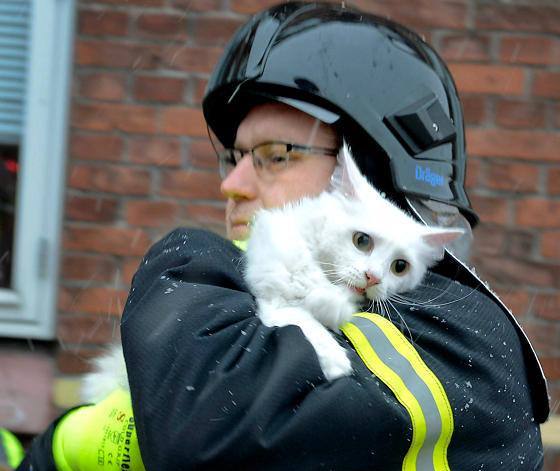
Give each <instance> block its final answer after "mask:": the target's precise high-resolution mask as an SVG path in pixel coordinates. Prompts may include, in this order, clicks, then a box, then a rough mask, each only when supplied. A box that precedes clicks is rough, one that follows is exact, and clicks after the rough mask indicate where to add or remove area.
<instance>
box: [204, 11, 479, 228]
mask: <svg viewBox="0 0 560 471" xmlns="http://www.w3.org/2000/svg"><path fill="white" fill-rule="evenodd" d="M271 100H276V101H281V102H284V103H287V104H289V105H291V106H294V107H296V108H298V109H300V110H302V111H304V112H306V113H308V114H311V115H313V116H315V117H317V118H319V119H321V120H322V121H324V122H326V123H329V124H334V125H335V126H336V127H337V128H338V130H339V132H340V133H341V134H342V136H344V138H345V139H346V140H347V142H349V144H350V146H351V148H352V153H353V155H354V157H355V159H356V161H357V163H358V165H359V167H360V168H361V170H362V172H363V173H364V174H365V175H366V176H367V177H368V178H369V179H370V180H371V181H372V183H373V184H374V185H376V186H377V187H378V188H379V189H380V190H382V191H385V192H387V193H389V194H393V195H400V196H401V197H406V199H407V201H409V202H410V201H424V202H426V200H429V201H432V202H439V203H444V204H446V205H451V206H452V207H456V208H458V209H459V210H460V212H461V213H462V214H463V215H464V216H465V217H466V218H467V220H468V221H469V222H470V224H471V225H474V224H475V223H476V222H477V220H478V219H477V216H476V214H475V213H474V212H473V209H472V207H471V205H470V202H469V199H468V197H467V195H466V192H465V189H464V183H465V164H466V154H465V139H464V128H463V114H462V110H461V103H460V101H459V97H458V94H457V90H456V87H455V84H454V82H453V79H452V77H451V74H450V73H449V70H448V69H447V67H446V66H445V64H444V62H443V61H442V59H441V58H440V57H439V56H438V54H437V53H436V52H435V51H434V50H433V49H432V48H431V46H429V45H428V44H427V43H426V42H424V41H423V40H422V39H421V38H420V37H419V36H418V35H417V34H415V33H413V32H411V31H410V30H408V29H406V28H404V27H402V26H401V25H398V24H396V23H394V22H392V21H390V20H387V19H384V18H380V17H378V16H375V15H371V14H366V13H362V12H360V11H357V10H353V9H348V8H346V7H344V6H341V5H334V4H329V3H299V2H293V3H287V4H283V5H278V6H275V7H273V8H270V9H268V10H266V11H264V12H262V13H260V14H258V15H256V16H254V17H253V18H252V19H251V20H250V21H249V22H248V23H247V24H245V25H244V26H242V27H241V28H240V29H239V30H238V31H237V33H236V34H235V35H234V37H233V39H232V40H231V42H230V43H229V45H228V47H227V48H226V50H225V52H224V54H223V56H222V59H221V61H220V62H219V63H218V65H217V66H216V68H215V70H214V73H213V75H212V77H211V78H210V81H209V83H208V87H207V90H206V96H205V98H204V101H203V111H204V116H205V118H206V121H207V123H208V126H209V128H210V129H211V131H212V132H213V133H214V134H215V135H216V137H217V138H218V139H219V140H220V141H221V143H222V144H223V145H224V146H226V147H231V146H232V145H233V142H234V140H235V135H236V132H237V127H238V125H239V123H240V122H241V120H242V119H243V118H244V117H245V115H246V114H247V113H248V111H249V110H250V109H251V108H252V107H253V106H255V104H257V103H259V102H263V101H271ZM372 154H375V158H372ZM429 201H428V202H429ZM436 204H437V203H436ZM455 211H457V210H456V209H455Z"/></svg>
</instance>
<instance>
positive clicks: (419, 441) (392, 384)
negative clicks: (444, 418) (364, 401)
mask: <svg viewBox="0 0 560 471" xmlns="http://www.w3.org/2000/svg"><path fill="white" fill-rule="evenodd" d="M340 329H341V330H342V331H343V332H344V335H346V337H348V339H349V340H350V341H351V342H352V344H353V345H354V348H355V349H356V352H357V353H358V355H359V356H360V358H361V359H362V360H363V362H364V363H365V364H366V366H367V367H368V368H369V369H370V371H371V372H372V373H373V374H374V375H375V376H377V377H378V378H379V379H380V380H381V381H383V383H385V384H386V385H387V387H389V389H391V391H393V394H395V396H396V398H397V399H398V401H399V402H400V403H401V404H402V405H403V406H404V407H405V409H406V410H407V411H408V414H409V415H410V420H411V422H412V443H411V445H410V448H409V450H408V452H407V454H406V456H405V458H404V461H403V468H402V469H403V471H415V470H416V460H417V458H418V453H419V452H420V448H421V447H422V445H423V443H424V439H425V437H426V419H425V417H424V414H423V412H422V408H421V407H420V404H419V403H418V401H417V400H416V398H415V397H414V395H413V394H412V393H411V392H410V390H409V389H408V388H407V387H406V385H405V384H404V382H403V380H402V379H401V378H400V376H398V375H397V374H396V373H395V372H394V371H393V370H392V369H391V368H389V367H388V366H387V365H386V364H385V363H384V362H383V361H382V360H381V358H379V356H378V355H377V353H375V350H373V348H372V347H371V344H370V343H369V341H368V339H367V338H366V336H365V335H364V334H363V333H362V331H361V330H360V329H359V328H358V327H356V326H355V325H354V324H352V323H347V324H344V325H343V326H342V327H341V328H340Z"/></svg>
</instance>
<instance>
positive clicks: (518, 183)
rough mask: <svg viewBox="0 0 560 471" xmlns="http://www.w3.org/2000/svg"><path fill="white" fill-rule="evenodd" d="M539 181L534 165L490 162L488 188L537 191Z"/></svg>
mask: <svg viewBox="0 0 560 471" xmlns="http://www.w3.org/2000/svg"><path fill="white" fill-rule="evenodd" d="M538 180H539V169H538V168H537V167H535V166H534V165H528V164H518V163H505V162H499V161H490V162H489V165H488V167H487V170H486V186H487V187H488V188H492V189H495V190H509V191H515V192H531V191H536V190H537V185H538Z"/></svg>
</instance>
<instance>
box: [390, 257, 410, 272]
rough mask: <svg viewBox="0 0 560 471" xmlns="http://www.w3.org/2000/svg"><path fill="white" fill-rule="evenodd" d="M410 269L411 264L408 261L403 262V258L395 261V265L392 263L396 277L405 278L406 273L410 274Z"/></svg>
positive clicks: (392, 269)
mask: <svg viewBox="0 0 560 471" xmlns="http://www.w3.org/2000/svg"><path fill="white" fill-rule="evenodd" d="M409 269H410V263H408V262H407V261H406V260H403V259H402V258H399V259H397V260H393V263H391V271H392V272H393V274H394V275H397V276H403V275H404V274H405V273H406V272H408V270H409Z"/></svg>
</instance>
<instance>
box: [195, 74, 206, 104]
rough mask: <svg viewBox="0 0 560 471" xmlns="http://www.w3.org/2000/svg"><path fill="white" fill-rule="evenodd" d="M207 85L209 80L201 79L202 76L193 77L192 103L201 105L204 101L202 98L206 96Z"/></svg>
mask: <svg viewBox="0 0 560 471" xmlns="http://www.w3.org/2000/svg"><path fill="white" fill-rule="evenodd" d="M207 85H208V80H204V79H201V78H200V77H193V78H192V88H193V97H192V104H193V105H200V104H201V103H202V99H203V98H204V93H205V92H206V86H207Z"/></svg>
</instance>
